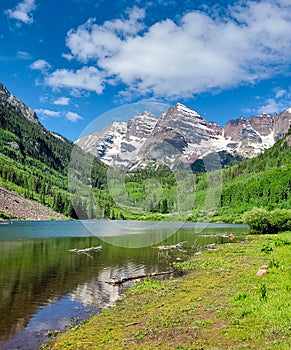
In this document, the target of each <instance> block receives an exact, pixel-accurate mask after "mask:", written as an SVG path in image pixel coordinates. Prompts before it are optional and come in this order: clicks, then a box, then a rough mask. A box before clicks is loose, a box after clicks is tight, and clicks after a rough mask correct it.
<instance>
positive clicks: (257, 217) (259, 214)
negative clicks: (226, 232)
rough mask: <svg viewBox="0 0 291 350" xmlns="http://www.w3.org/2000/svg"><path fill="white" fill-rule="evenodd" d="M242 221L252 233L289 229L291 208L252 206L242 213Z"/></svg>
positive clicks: (271, 232) (290, 228)
mask: <svg viewBox="0 0 291 350" xmlns="http://www.w3.org/2000/svg"><path fill="white" fill-rule="evenodd" d="M243 222H244V223H245V224H247V225H249V227H250V233H253V234H275V233H278V232H283V231H290V230H291V210H288V209H275V210H272V211H267V210H265V209H260V208H254V209H252V210H251V211H248V212H246V213H245V214H244V215H243Z"/></svg>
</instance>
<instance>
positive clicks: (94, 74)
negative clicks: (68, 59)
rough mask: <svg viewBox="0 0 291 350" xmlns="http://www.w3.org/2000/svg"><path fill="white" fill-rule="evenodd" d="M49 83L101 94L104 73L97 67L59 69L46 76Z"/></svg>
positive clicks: (56, 86)
mask: <svg viewBox="0 0 291 350" xmlns="http://www.w3.org/2000/svg"><path fill="white" fill-rule="evenodd" d="M45 82H46V84H47V85H49V86H51V87H53V88H56V89H58V88H70V89H77V90H78V89H84V90H89V91H95V92H96V93H97V94H100V93H101V92H102V91H103V88H104V86H103V73H102V72H101V71H100V70H98V69H97V68H95V67H87V66H84V67H83V68H81V69H79V70H77V71H73V70H68V69H58V70H56V71H55V72H53V73H52V74H50V75H48V76H47V77H46V78H45Z"/></svg>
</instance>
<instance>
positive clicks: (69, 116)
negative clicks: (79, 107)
mask: <svg viewBox="0 0 291 350" xmlns="http://www.w3.org/2000/svg"><path fill="white" fill-rule="evenodd" d="M66 119H67V120H69V121H70V122H72V123H76V122H77V121H78V120H81V119H83V118H82V117H81V116H80V115H79V114H78V113H75V112H67V113H66Z"/></svg>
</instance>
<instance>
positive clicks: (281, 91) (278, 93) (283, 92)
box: [276, 89, 287, 98]
mask: <svg viewBox="0 0 291 350" xmlns="http://www.w3.org/2000/svg"><path fill="white" fill-rule="evenodd" d="M286 93H287V90H285V89H278V90H276V98H280V97H283V96H284V95H286Z"/></svg>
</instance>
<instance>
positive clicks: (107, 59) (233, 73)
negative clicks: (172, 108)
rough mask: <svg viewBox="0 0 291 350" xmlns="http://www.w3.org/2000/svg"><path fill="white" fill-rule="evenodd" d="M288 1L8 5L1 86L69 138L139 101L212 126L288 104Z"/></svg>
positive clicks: (0, 14)
mask: <svg viewBox="0 0 291 350" xmlns="http://www.w3.org/2000/svg"><path fill="white" fill-rule="evenodd" d="M290 33H291V0H273V1H271V0H262V1H213V0H210V1H200V0H196V1H193V0H191V1H188V0H186V1H183V2H182V1H176V0H155V1H152V0H149V1H146V0H145V1H141V0H130V1H123V0H120V1H105V0H99V1H98V0H62V1H55V0H50V1H45V0H2V1H1V3H0V82H2V83H3V84H4V85H6V86H7V88H8V90H10V91H11V92H12V93H13V94H14V95H16V96H17V97H19V98H20V99H22V100H23V101H24V102H25V103H26V104H27V105H28V106H30V107H31V108H33V109H35V110H36V112H37V115H38V117H39V119H40V121H41V123H42V124H43V125H44V126H45V127H47V128H48V129H50V130H52V131H55V132H58V133H60V134H62V135H64V136H66V137H67V138H69V139H70V140H75V139H77V138H78V136H79V135H80V134H81V133H82V132H83V130H84V129H86V127H87V125H88V124H89V123H91V122H92V121H93V120H95V119H96V118H97V117H98V116H100V115H103V114H104V113H106V112H108V111H110V110H111V109H114V108H117V107H119V106H123V105H125V104H131V103H136V102H139V101H142V102H145V101H154V102H159V103H165V104H167V105H173V104H175V103H176V102H177V101H179V102H181V103H184V104H186V105H188V106H189V107H192V108H193V109H195V110H196V111H197V112H199V113H200V114H201V115H202V116H204V117H205V118H206V119H208V120H209V121H215V122H217V123H219V124H220V125H224V124H225V122H226V121H227V120H229V119H233V118H238V117H240V116H245V117H249V116H251V115H255V114H259V113H262V112H268V113H275V112H280V111H282V110H284V109H286V108H289V107H291V99H290V97H291V80H290V79H291V76H290V73H291V34H290Z"/></svg>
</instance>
